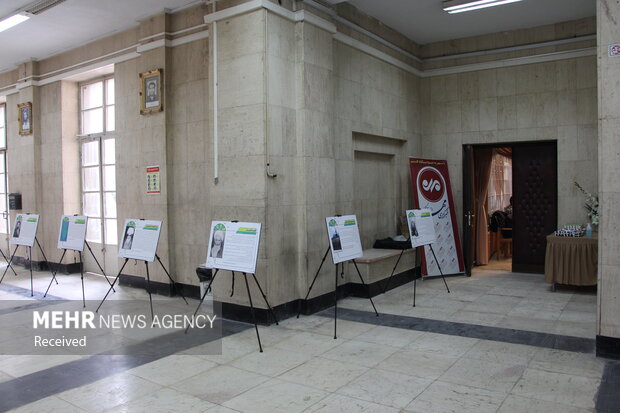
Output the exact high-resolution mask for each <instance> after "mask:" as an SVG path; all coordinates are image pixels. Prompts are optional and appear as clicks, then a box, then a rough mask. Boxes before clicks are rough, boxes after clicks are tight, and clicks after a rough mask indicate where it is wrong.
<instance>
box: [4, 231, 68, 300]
mask: <svg viewBox="0 0 620 413" xmlns="http://www.w3.org/2000/svg"><path fill="white" fill-rule="evenodd" d="M34 241H35V242H36V243H37V246H38V247H39V251H41V255H43V259H44V260H45V262H46V264H47V268H50V263H49V261H48V260H47V257H46V256H45V253H44V252H43V248H41V244H39V240H38V239H37V237H36V236H35V237H34ZM20 246H22V245H16V246H15V249H14V250H13V254H12V255H11V258H10V259H9V264H8V265H7V267H6V268H5V269H4V272H3V273H2V278H0V283H2V281H3V280H4V276H5V275H6V272H7V271H8V270H9V268H11V270H13V273H14V274H15V275H16V276H17V273H16V272H15V269H13V266H12V265H11V264H12V263H13V258H15V254H16V253H17V249H18V248H19V247H20ZM23 246H24V247H28V260H29V262H30V265H29V267H30V296H31V297H32V296H34V286H33V281H32V246H30V245H23ZM2 255H3V256H4V254H2ZM5 258H6V257H5ZM50 272H51V270H50ZM52 280H53V281H56V284H58V280H57V279H56V274H54V273H52Z"/></svg>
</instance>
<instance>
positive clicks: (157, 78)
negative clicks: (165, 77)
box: [140, 69, 164, 115]
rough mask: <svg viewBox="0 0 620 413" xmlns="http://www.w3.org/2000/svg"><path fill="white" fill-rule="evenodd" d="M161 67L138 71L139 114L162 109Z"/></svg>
mask: <svg viewBox="0 0 620 413" xmlns="http://www.w3.org/2000/svg"><path fill="white" fill-rule="evenodd" d="M161 74H162V69H156V70H150V71H148V72H144V73H140V114H142V115H146V114H148V113H152V112H161V111H162V110H164V100H163V98H164V96H163V93H162V91H163V87H162V86H163V85H162V76H161Z"/></svg>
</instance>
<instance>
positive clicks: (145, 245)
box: [118, 219, 162, 262]
mask: <svg viewBox="0 0 620 413" xmlns="http://www.w3.org/2000/svg"><path fill="white" fill-rule="evenodd" d="M161 223H162V222H161V221H153V220H146V219H128V220H126V221H125V226H124V227H123V232H122V235H121V240H120V247H119V249H118V256H119V257H121V258H129V259H132V260H140V261H148V262H153V261H154V260H155V254H156V253H157V244H158V242H159V234H160V233H161Z"/></svg>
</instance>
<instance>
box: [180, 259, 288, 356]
mask: <svg viewBox="0 0 620 413" xmlns="http://www.w3.org/2000/svg"><path fill="white" fill-rule="evenodd" d="M219 271H220V269H219V268H218V269H216V270H215V273H214V274H213V277H212V278H211V281H209V285H208V286H207V289H206V290H205V292H204V294H203V295H202V297H201V298H200V302H199V303H198V307H196V311H194V317H196V314H198V310H199V309H200V306H201V305H202V302H203V301H204V300H205V297H206V296H207V294H208V293H209V291H210V290H211V284H213V281H214V280H215V277H216V276H217V274H218V273H219ZM231 272H232V291H231V293H230V296H231V297H232V296H233V295H234V293H235V272H239V271H231ZM241 274H243V278H244V279H245V288H246V289H247V291H248V300H249V301H250V311H251V313H252V321H254V329H255V330H256V338H257V340H258V348H259V350H260V352H261V353H262V352H263V346H262V344H261V342H260V334H258V325H257V324H256V314H255V313H254V304H253V303H252V294H251V293H250V285H249V284H248V275H247V273H245V272H242V273H241ZM251 274H252V277H253V278H254V282H256V286H257V287H258V290H259V291H260V293H261V295H262V296H263V300H265V304H267V308H268V309H269V313H270V314H271V317H273V321H275V323H276V325H278V318H277V317H276V315H275V313H274V312H273V309H272V308H271V305H270V304H269V301H267V296H266V295H265V293H264V292H263V289H262V288H261V286H260V284H259V282H258V279H257V278H256V274H255V273H251ZM188 330H189V326H187V328H186V329H185V334H187V331H188Z"/></svg>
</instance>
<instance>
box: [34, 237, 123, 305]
mask: <svg viewBox="0 0 620 413" xmlns="http://www.w3.org/2000/svg"><path fill="white" fill-rule="evenodd" d="M84 244H85V245H86V246H87V247H88V251H90V255H92V257H93V259H94V260H95V262H96V263H97V267H99V269H100V270H101V274H102V275H103V278H105V279H106V281H107V282H108V284H109V285H110V287H113V286H112V283H110V280H108V276H107V275H106V274H105V271H104V270H103V267H101V264H99V261H98V260H97V257H95V253H94V252H93V250H92V249H91V248H90V245H89V244H88V241H84ZM62 250H63V252H62V255H61V256H60V261H58V265H57V266H56V271H54V272H53V273H52V279H51V280H50V283H49V285H48V286H47V290H45V294H43V298H45V297H46V296H47V293H48V291H49V290H50V287H51V286H52V281H54V280H55V279H56V274H58V270H59V269H60V264H62V259H63V258H65V254H66V253H67V251H69V250H68V249H67V248H63V249H62ZM71 251H77V252H78V254H79V255H80V278H81V280H82V303H83V304H84V308H86V296H85V295H84V261H83V260H82V251H80V250H71ZM56 284H58V281H56ZM112 290H113V291H114V292H116V290H115V289H114V288H112Z"/></svg>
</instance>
